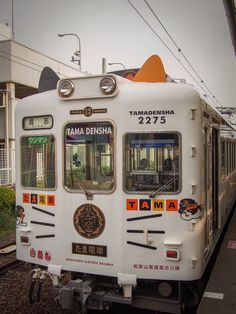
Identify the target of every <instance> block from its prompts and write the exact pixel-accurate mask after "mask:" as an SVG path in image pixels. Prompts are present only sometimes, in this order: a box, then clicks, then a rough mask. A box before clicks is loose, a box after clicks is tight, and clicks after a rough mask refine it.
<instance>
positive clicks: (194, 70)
mask: <svg viewBox="0 0 236 314" xmlns="http://www.w3.org/2000/svg"><path fill="white" fill-rule="evenodd" d="M144 2H145V3H146V5H147V7H148V8H149V10H150V11H151V12H152V14H153V15H154V17H155V18H156V19H157V21H158V23H159V24H160V25H161V27H162V28H163V30H164V31H165V32H166V34H167V35H168V37H169V38H170V40H171V41H172V43H173V44H174V45H175V47H176V48H177V50H178V52H179V53H180V54H181V56H182V57H183V58H184V60H185V61H186V62H187V64H188V65H189V66H190V68H191V69H192V71H193V72H194V73H195V74H196V76H197V77H198V79H199V80H200V82H201V83H202V84H203V85H204V86H205V88H206V89H207V90H208V92H209V93H210V94H211V96H212V97H213V98H214V99H215V100H216V101H217V102H218V103H219V104H220V102H219V100H218V99H217V98H216V97H215V95H214V93H213V92H212V91H211V90H210V89H209V87H208V86H207V85H206V84H205V82H204V80H203V79H202V78H201V77H200V75H199V74H198V72H197V70H196V69H195V67H194V66H193V65H192V64H191V62H190V61H189V60H188V58H187V57H186V56H185V54H184V53H183V51H182V49H181V48H180V47H179V45H178V44H177V43H176V41H175V40H174V38H173V37H172V36H171V34H170V33H169V32H168V30H167V28H166V27H165V26H164V24H163V23H162V22H161V20H160V18H159V17H158V16H157V14H156V13H155V12H154V10H153V9H152V7H151V6H150V4H149V3H148V1H147V0H144ZM220 105H221V104H220Z"/></svg>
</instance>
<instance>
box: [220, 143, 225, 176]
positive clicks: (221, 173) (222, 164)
mask: <svg viewBox="0 0 236 314" xmlns="http://www.w3.org/2000/svg"><path fill="white" fill-rule="evenodd" d="M220 169H221V170H220V176H221V179H222V180H224V179H225V141H223V140H222V142H221V167H220Z"/></svg>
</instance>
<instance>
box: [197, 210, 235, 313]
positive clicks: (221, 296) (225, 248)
mask: <svg viewBox="0 0 236 314" xmlns="http://www.w3.org/2000/svg"><path fill="white" fill-rule="evenodd" d="M206 313H214V314H225V313H227V314H235V313H236V210H235V208H234V213H233V216H232V218H231V221H230V223H229V226H228V229H227V231H226V234H225V236H224V240H223V242H222V245H221V248H220V251H219V254H218V256H217V259H216V262H215V265H214V268H213V270H212V273H211V276H210V279H209V281H208V284H207V286H206V289H205V292H204V294H203V297H202V299H201V302H200V304H199V306H198V309H197V314H206Z"/></svg>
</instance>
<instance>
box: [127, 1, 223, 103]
mask: <svg viewBox="0 0 236 314" xmlns="http://www.w3.org/2000/svg"><path fill="white" fill-rule="evenodd" d="M127 1H128V3H129V4H130V5H131V7H132V8H133V9H134V10H135V11H136V13H137V14H138V15H139V16H140V17H141V19H142V20H143V21H144V22H145V24H146V25H147V26H148V27H149V28H150V29H151V31H152V32H153V33H154V34H155V36H156V37H157V38H158V39H159V40H160V41H161V42H162V44H163V45H164V46H165V47H166V48H167V50H168V51H169V52H170V53H171V55H172V56H173V57H174V58H175V59H176V60H177V61H178V62H179V63H180V65H181V66H182V67H183V69H184V70H185V71H186V72H187V73H188V75H189V76H190V77H191V78H192V79H193V81H194V82H195V83H196V84H197V85H198V86H199V87H200V89H201V90H202V91H203V92H204V93H206V91H205V90H204V88H203V87H202V86H201V85H200V83H199V82H198V81H197V80H196V79H195V77H194V76H193V75H192V73H190V71H189V70H188V69H187V68H186V66H185V65H184V64H183V63H182V62H181V60H180V59H179V58H178V57H177V56H176V54H175V53H174V52H173V51H172V50H171V49H170V48H169V46H168V45H167V44H166V43H165V41H164V40H163V39H162V38H161V37H160V36H159V35H158V34H157V32H156V31H155V30H154V28H153V27H152V26H151V25H150V23H148V21H147V20H146V19H145V17H144V16H143V15H142V14H141V13H140V12H139V11H138V9H137V8H136V7H135V6H134V5H133V4H132V3H131V2H130V0H127ZM163 26H164V25H163ZM166 31H167V30H166ZM168 34H169V33H168ZM177 47H178V46H177ZM179 52H181V49H180V51H179ZM201 81H202V80H201ZM204 96H206V95H204ZM213 98H214V99H215V96H214V97H213ZM213 102H214V101H213ZM218 103H219V101H218ZM219 104H220V103H219ZM220 105H221V104H220Z"/></svg>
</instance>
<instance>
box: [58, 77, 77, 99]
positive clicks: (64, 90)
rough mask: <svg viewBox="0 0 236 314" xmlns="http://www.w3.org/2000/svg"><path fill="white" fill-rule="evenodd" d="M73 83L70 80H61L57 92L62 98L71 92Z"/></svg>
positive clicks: (73, 86) (73, 87)
mask: <svg viewBox="0 0 236 314" xmlns="http://www.w3.org/2000/svg"><path fill="white" fill-rule="evenodd" d="M74 90H75V85H74V83H73V82H71V81H70V80H62V81H61V82H59V85H58V94H59V96H60V97H62V98H66V97H69V96H71V95H72V94H73V92H74Z"/></svg>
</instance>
